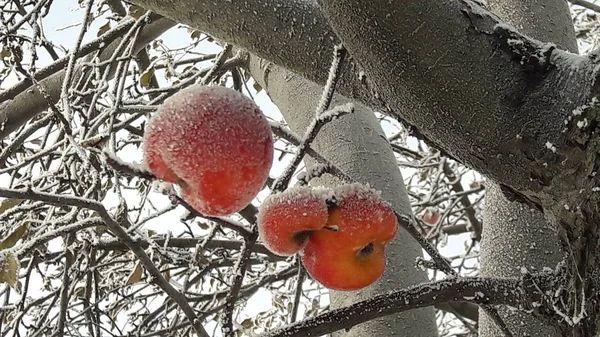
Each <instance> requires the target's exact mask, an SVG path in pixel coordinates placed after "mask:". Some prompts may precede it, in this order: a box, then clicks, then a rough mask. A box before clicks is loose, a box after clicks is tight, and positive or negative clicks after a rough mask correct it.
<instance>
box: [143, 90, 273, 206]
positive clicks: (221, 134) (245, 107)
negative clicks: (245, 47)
mask: <svg viewBox="0 0 600 337" xmlns="http://www.w3.org/2000/svg"><path fill="white" fill-rule="evenodd" d="M143 151H144V160H145V164H146V166H147V168H148V170H149V171H150V172H152V173H153V174H154V175H155V176H156V177H158V178H159V179H162V180H165V181H168V182H172V183H177V184H179V185H180V186H181V188H182V191H183V198H184V199H185V200H186V201H187V202H188V203H189V204H190V205H192V206H193V207H194V208H195V209H196V210H197V211H198V212H200V213H202V214H204V215H209V216H224V215H229V214H232V213H235V212H237V211H239V210H241V209H242V208H244V207H245V206H246V205H248V204H249V203H250V202H251V201H252V199H254V197H256V195H257V194H258V192H259V191H260V190H261V189H262V187H263V185H264V183H265V182H266V180H267V178H268V175H269V170H270V168H271V165H272V163H273V139H272V134H271V129H270V125H269V123H268V121H267V119H266V117H265V116H264V115H263V114H262V112H261V110H260V109H259V108H258V106H257V105H256V104H255V103H254V102H253V101H252V100H251V99H249V98H247V97H246V96H244V95H243V94H241V93H239V92H237V91H235V90H233V89H229V88H225V87H221V86H202V85H193V86H190V87H188V88H186V89H183V90H181V91H180V92H178V93H177V94H175V95H173V96H172V97H170V98H168V99H167V100H166V101H165V102H164V103H163V104H162V105H161V106H160V108H159V109H158V111H157V112H156V114H155V115H154V116H153V118H152V119H151V120H150V123H149V125H148V127H147V129H146V133H145V135H144V146H143Z"/></svg>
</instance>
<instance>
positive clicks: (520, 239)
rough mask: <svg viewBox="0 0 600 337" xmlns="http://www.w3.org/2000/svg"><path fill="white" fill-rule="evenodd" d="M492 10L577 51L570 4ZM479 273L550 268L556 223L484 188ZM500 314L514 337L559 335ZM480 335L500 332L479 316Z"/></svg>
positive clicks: (499, 4) (496, 5)
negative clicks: (484, 197) (484, 205)
mask: <svg viewBox="0 0 600 337" xmlns="http://www.w3.org/2000/svg"><path fill="white" fill-rule="evenodd" d="M488 4H489V6H490V9H491V10H492V11H494V13H496V14H498V15H499V16H500V17H502V18H503V19H505V20H507V21H508V22H510V23H511V24H513V25H514V26H515V27H517V28H518V29H520V30H521V31H523V32H525V33H527V34H529V35H531V36H533V37H535V38H538V39H540V40H543V41H553V42H555V43H556V44H557V45H558V46H560V47H563V48H566V49H568V50H570V51H572V52H577V43H576V42H577V41H576V39H575V32H574V29H573V24H572V21H571V17H570V13H569V8H568V5H567V3H566V2H564V1H562V0H532V1H520V0H516V1H515V0H503V1H500V0H496V1H489V2H488ZM485 203H486V210H485V213H484V223H485V226H484V229H483V241H482V242H481V259H480V263H481V273H482V275H485V276H492V277H517V276H519V275H521V274H522V268H526V269H527V270H529V271H530V272H534V271H536V270H537V271H540V270H543V268H551V269H554V268H555V266H556V265H557V264H558V263H559V262H560V259H561V257H562V254H561V252H560V244H559V241H558V237H557V235H556V227H555V226H553V225H551V224H549V223H548V222H547V221H546V219H544V217H543V214H542V213H541V212H539V211H537V210H535V209H531V208H529V207H527V206H526V205H524V204H521V203H518V202H511V201H508V200H507V199H506V197H505V196H504V194H503V193H502V191H501V189H500V187H499V186H497V185H496V184H493V183H490V184H489V186H488V188H487V190H486V201H485ZM501 314H502V316H503V318H504V319H505V321H506V323H507V324H508V326H510V327H511V328H512V329H513V333H515V335H516V336H530V337H559V336H560V332H559V331H556V329H555V328H554V327H552V326H549V325H548V324H547V323H546V322H543V321H541V320H539V319H536V318H535V317H533V316H531V315H529V314H526V313H523V312H519V311H515V310H510V309H503V310H501ZM479 322H480V325H479V335H480V336H482V337H490V336H502V333H501V332H500V331H499V330H498V329H497V327H496V325H495V324H494V323H493V322H492V321H491V320H490V319H489V318H488V317H487V316H486V315H483V314H482V315H480V319H479Z"/></svg>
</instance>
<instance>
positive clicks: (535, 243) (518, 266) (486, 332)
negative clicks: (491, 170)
mask: <svg viewBox="0 0 600 337" xmlns="http://www.w3.org/2000/svg"><path fill="white" fill-rule="evenodd" d="M485 204H486V207H485V212H484V218H483V223H484V226H483V240H482V241H481V257H480V263H481V275H482V276H492V277H519V276H521V275H522V272H523V271H524V270H527V271H529V272H530V273H535V272H539V271H542V270H543V269H544V268H550V269H554V268H555V266H556V264H557V263H558V262H560V259H561V254H560V251H559V247H560V246H559V242H558V238H557V236H556V230H555V229H554V228H553V227H552V225H550V224H549V223H547V222H546V221H545V220H544V218H543V215H542V214H541V213H540V212H539V211H538V210H536V209H532V208H530V207H528V206H527V205H524V204H522V203H518V202H510V201H508V200H506V197H505V196H504V195H503V193H502V191H501V190H500V187H498V186H497V185H495V184H488V186H487V188H486V195H485ZM500 311H501V314H502V317H503V318H504V319H505V320H506V324H508V326H510V327H511V329H512V332H513V333H514V334H515V336H530V337H558V336H560V333H559V332H558V331H556V330H555V329H554V327H552V326H549V325H548V324H547V323H545V322H544V321H543V320H539V319H537V318H535V317H533V316H531V315H529V314H526V313H523V312H520V311H517V310H511V309H508V308H504V309H500ZM479 322H480V323H479V335H480V336H482V337H484V336H485V337H489V336H502V333H501V332H500V331H498V329H497V327H496V326H495V324H494V323H493V322H492V321H491V320H489V319H488V318H487V315H485V314H483V313H481V312H480V315H479Z"/></svg>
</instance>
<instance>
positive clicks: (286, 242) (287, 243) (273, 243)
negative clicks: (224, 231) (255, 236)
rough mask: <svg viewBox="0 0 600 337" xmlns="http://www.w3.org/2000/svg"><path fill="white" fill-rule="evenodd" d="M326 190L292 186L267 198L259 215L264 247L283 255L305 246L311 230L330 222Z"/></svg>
mask: <svg viewBox="0 0 600 337" xmlns="http://www.w3.org/2000/svg"><path fill="white" fill-rule="evenodd" d="M326 193H327V191H325V190H318V189H311V188H309V187H293V188H289V189H287V190H285V191H284V192H281V193H277V194H273V195H270V196H269V197H267V199H266V200H265V201H264V202H263V203H262V205H261V207H260V208H259V212H258V216H257V225H258V233H259V237H260V238H261V240H262V241H263V243H264V245H265V247H267V249H269V250H270V251H271V252H273V253H275V254H278V255H281V256H288V255H292V254H295V253H297V252H298V251H300V250H301V249H302V248H304V246H306V243H307V241H308V239H309V238H310V236H311V235H312V233H313V232H314V231H316V230H319V229H321V228H323V226H325V224H326V223H327V218H328V217H329V213H328V210H327V201H326V199H327V195H326Z"/></svg>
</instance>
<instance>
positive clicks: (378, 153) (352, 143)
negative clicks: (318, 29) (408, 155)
mask: <svg viewBox="0 0 600 337" xmlns="http://www.w3.org/2000/svg"><path fill="white" fill-rule="evenodd" d="M250 70H251V73H252V75H253V77H254V78H255V79H256V80H257V81H258V82H259V83H260V84H261V85H262V86H263V87H264V88H265V89H266V90H267V91H268V93H269V96H270V98H271V99H272V100H273V102H274V103H275V104H276V105H277V106H278V107H279V109H280V111H281V112H282V114H283V115H284V118H285V120H286V122H287V123H289V125H290V127H291V129H292V130H293V131H294V132H295V133H296V134H298V135H302V134H304V132H305V130H306V128H307V127H308V125H309V124H310V122H311V121H312V119H313V118H314V116H315V109H316V106H317V104H318V101H319V98H320V96H321V92H322V90H323V87H322V86H320V85H318V84H316V83H314V82H310V81H308V80H306V79H305V78H303V77H301V76H299V75H296V74H293V73H291V72H289V71H287V70H285V69H283V68H281V67H278V66H275V65H273V64H270V63H269V62H266V61H262V60H260V59H258V58H257V57H251V61H250ZM346 102H348V99H346V98H344V97H341V96H339V95H336V97H335V98H334V101H333V102H332V106H334V105H336V104H344V103H346ZM355 108H356V110H355V112H354V113H353V114H350V115H346V116H344V117H342V118H339V119H336V120H334V121H332V122H331V123H329V124H327V125H326V126H325V127H323V128H322V129H321V131H320V132H319V135H318V136H317V138H316V140H315V142H314V143H313V146H312V147H313V148H314V149H315V150H316V151H317V152H319V153H320V154H321V155H323V156H324V157H325V158H327V159H328V160H329V161H330V162H332V163H333V164H335V165H336V166H338V167H339V168H341V169H342V170H344V171H345V172H346V173H347V174H349V175H350V176H351V177H353V178H354V179H356V180H357V181H359V182H362V183H365V184H366V183H368V184H370V185H371V186H372V187H374V188H375V189H377V190H380V191H382V197H383V198H385V200H388V201H389V202H390V203H391V204H392V206H393V207H394V209H395V210H396V211H398V212H400V213H402V214H410V212H411V208H410V203H409V200H408V195H407V192H406V188H405V186H404V180H403V178H402V175H401V173H400V170H399V169H398V165H397V164H396V159H395V157H394V153H393V151H392V148H391V147H390V145H389V143H388V142H387V141H386V137H385V135H384V133H383V130H382V129H381V126H380V125H379V122H378V120H377V118H376V117H375V115H374V114H373V111H372V110H371V109H369V108H367V107H365V106H363V105H360V104H356V105H355ZM309 164H310V163H309ZM318 184H322V185H329V186H331V185H334V184H339V181H337V180H335V179H319V181H318ZM386 254H387V268H386V271H385V273H384V275H383V276H382V277H381V278H380V279H379V280H378V281H377V282H376V283H374V284H372V285H371V286H368V287H367V288H364V289H361V290H359V291H354V292H336V291H332V292H331V296H330V297H331V302H332V307H334V308H339V307H344V306H348V305H350V304H352V303H356V302H358V301H360V300H364V299H368V298H372V297H373V296H375V295H377V294H382V293H385V292H388V291H391V290H394V289H399V288H405V287H407V286H409V285H414V284H418V283H421V282H426V281H427V275H426V273H425V272H424V271H421V270H417V269H416V268H415V267H414V262H415V259H416V258H417V257H419V256H422V251H421V249H420V247H419V245H418V244H417V243H416V242H415V241H414V240H413V239H412V238H411V236H410V235H409V234H408V233H406V232H404V231H399V233H398V235H397V236H396V238H395V239H394V240H393V241H392V242H391V243H390V244H389V245H388V246H387V248H386ZM399 331H402V332H403V334H405V335H406V336H423V337H427V336H437V326H436V322H435V315H434V312H433V308H431V307H429V308H423V309H417V310H411V311H408V312H403V313H399V314H395V315H391V316H388V317H384V318H379V319H376V320H373V321H369V322H366V323H363V324H360V325H357V326H355V327H353V328H352V329H351V330H350V331H349V332H347V333H344V334H343V335H344V336H348V337H352V336H356V337H358V336H368V335H369V336H381V337H383V336H391V335H394V334H396V333H398V332H399Z"/></svg>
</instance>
